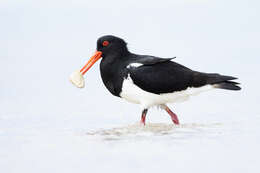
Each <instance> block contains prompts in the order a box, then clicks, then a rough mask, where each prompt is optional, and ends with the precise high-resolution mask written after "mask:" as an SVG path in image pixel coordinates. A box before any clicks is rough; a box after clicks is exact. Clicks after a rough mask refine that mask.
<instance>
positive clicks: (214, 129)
mask: <svg viewBox="0 0 260 173" xmlns="http://www.w3.org/2000/svg"><path fill="white" fill-rule="evenodd" d="M81 118H82V120H81ZM81 118H78V117H76V118H75V116H73V115H71V116H66V117H65V119H64V120H61V117H59V116H58V118H57V117H56V118H55V117H49V116H41V118H39V116H16V115H8V116H1V117H0V127H1V129H0V143H1V150H0V167H1V169H3V170H4V172H5V173H9V172H12V173H14V172H38V173H41V172H42V173H43V172H64V173H67V172H68V173H69V172H77V173H81V172H129V173H130V172H159V171H165V172H172V171H176V172H191V171H192V172H241V173H242V172H258V170H259V154H260V152H259V149H258V148H259V139H260V135H259V123H260V117H258V118H257V119H256V118H255V119H254V121H251V120H243V121H233V122H226V123H221V122H215V123H212V122H209V123H184V124H182V125H180V126H175V125H172V124H165V123H148V124H147V126H146V127H143V126H140V125H139V123H136V124H132V125H125V126H122V125H112V124H111V125H110V126H111V127H107V128H104V129H100V128H98V127H94V126H95V125H94V126H93V125H92V127H91V128H88V127H87V126H84V125H83V124H81V123H80V121H84V122H86V117H83V116H82V117H81ZM76 124H77V127H75V125H76ZM101 124H102V123H101Z"/></svg>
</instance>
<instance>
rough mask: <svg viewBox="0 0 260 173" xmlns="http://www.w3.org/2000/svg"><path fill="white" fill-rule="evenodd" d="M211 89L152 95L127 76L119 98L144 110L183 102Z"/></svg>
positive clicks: (199, 88)
mask: <svg viewBox="0 0 260 173" xmlns="http://www.w3.org/2000/svg"><path fill="white" fill-rule="evenodd" d="M213 88H214V87H213V86H212V85H205V86H203V87H198V88H187V89H186V90H183V91H176V92H173V93H165V94H154V93H150V92H147V91H144V90H143V89H141V88H139V87H138V86H137V85H135V84H134V83H133V80H132V79H131V77H130V75H128V77H127V78H125V79H124V81H123V84H122V91H121V93H120V97H122V98H124V99H125V100H127V101H129V102H132V103H136V104H140V105H141V107H142V108H144V109H145V108H149V107H152V106H157V105H164V104H167V103H176V102H183V101H185V100H187V99H188V98H189V97H190V96H192V95H197V94H199V93H201V92H204V91H208V90H211V89H213Z"/></svg>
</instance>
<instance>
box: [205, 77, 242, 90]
mask: <svg viewBox="0 0 260 173" xmlns="http://www.w3.org/2000/svg"><path fill="white" fill-rule="evenodd" d="M235 79H237V78H236V77H233V76H223V75H219V74H209V75H208V81H207V83H208V84H212V85H213V86H214V87H215V88H220V89H227V90H241V88H240V87H239V86H238V85H239V84H240V83H237V82H234V81H232V80H235Z"/></svg>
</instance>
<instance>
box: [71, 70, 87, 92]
mask: <svg viewBox="0 0 260 173" xmlns="http://www.w3.org/2000/svg"><path fill="white" fill-rule="evenodd" d="M70 82H71V83H72V84H74V85H75V86H76V87H78V88H84V86H85V80H84V77H83V75H82V74H81V73H80V71H79V70H76V71H74V72H73V73H71V75H70Z"/></svg>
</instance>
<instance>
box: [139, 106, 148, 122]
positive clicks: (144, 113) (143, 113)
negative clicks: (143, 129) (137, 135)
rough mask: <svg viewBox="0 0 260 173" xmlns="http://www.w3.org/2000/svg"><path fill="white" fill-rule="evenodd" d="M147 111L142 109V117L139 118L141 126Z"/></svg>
mask: <svg viewBox="0 0 260 173" xmlns="http://www.w3.org/2000/svg"><path fill="white" fill-rule="evenodd" d="M147 111H148V109H144V110H143V112H142V117H141V122H140V123H141V124H143V125H144V126H145V118H146V113H147Z"/></svg>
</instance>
